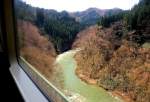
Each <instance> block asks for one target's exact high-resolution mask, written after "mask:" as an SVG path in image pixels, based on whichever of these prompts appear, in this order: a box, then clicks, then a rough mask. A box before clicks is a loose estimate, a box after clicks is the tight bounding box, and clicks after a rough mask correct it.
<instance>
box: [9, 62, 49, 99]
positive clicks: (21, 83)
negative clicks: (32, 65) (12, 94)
mask: <svg viewBox="0 0 150 102" xmlns="http://www.w3.org/2000/svg"><path fill="white" fill-rule="evenodd" d="M10 72H11V74H12V76H13V78H14V80H15V82H16V84H17V86H18V88H19V90H20V93H21V94H22V96H23V98H24V100H25V101H26V102H48V100H47V98H46V97H45V96H44V95H43V94H42V93H41V92H40V90H39V89H38V88H37V86H36V85H35V84H34V83H33V82H32V80H31V79H30V78H29V77H28V76H27V74H26V73H25V72H24V71H23V70H22V68H21V67H20V66H19V65H18V64H17V63H14V64H12V65H11V68H10Z"/></svg>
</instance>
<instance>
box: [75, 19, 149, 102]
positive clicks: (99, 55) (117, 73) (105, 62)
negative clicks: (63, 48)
mask: <svg viewBox="0 0 150 102" xmlns="http://www.w3.org/2000/svg"><path fill="white" fill-rule="evenodd" d="M123 29H124V27H123V25H122V23H120V22H117V23H115V24H114V25H112V26H111V27H110V28H101V27H98V26H92V27H90V28H87V29H86V30H83V31H82V32H80V33H78V35H77V39H76V41H75V42H74V44H73V48H81V49H82V50H81V51H80V52H78V53H77V55H76V56H75V58H76V60H77V65H78V66H77V69H76V74H77V75H78V76H79V77H80V78H81V79H83V80H84V81H86V82H89V83H92V84H93V82H94V83H95V81H96V84H97V85H99V86H102V87H103V88H105V89H107V90H110V91H113V92H115V93H117V94H119V95H121V96H122V97H124V98H125V99H126V101H130V102H132V101H134V102H149V101H150V99H149V95H150V87H149V86H150V80H149V79H150V65H149V63H150V62H149V61H150V49H148V48H142V47H138V46H137V44H135V43H133V42H130V41H128V40H127V36H128V34H126V35H127V36H122V37H120V36H118V34H119V33H120V31H123ZM118 32H119V33H118ZM123 35H124V34H123Z"/></svg>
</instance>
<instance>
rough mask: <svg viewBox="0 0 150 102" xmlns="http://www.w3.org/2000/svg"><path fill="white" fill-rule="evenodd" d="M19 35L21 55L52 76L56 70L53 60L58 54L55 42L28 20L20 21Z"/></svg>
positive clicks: (48, 75)
mask: <svg viewBox="0 0 150 102" xmlns="http://www.w3.org/2000/svg"><path fill="white" fill-rule="evenodd" d="M18 37H19V40H20V43H19V44H20V45H19V48H20V54H21V56H23V57H24V58H25V59H26V60H27V61H28V62H29V63H30V64H32V65H33V66H34V67H35V68H37V70H38V71H40V72H41V73H42V74H43V75H45V76H46V77H47V78H50V77H51V76H50V75H51V73H52V72H53V71H54V69H53V62H54V60H55V56H56V52H55V49H54V46H53V44H52V43H51V42H50V41H49V40H48V39H47V38H46V37H44V36H42V35H41V33H40V30H39V29H38V28H37V27H36V26H35V25H33V24H32V23H30V22H27V21H22V20H19V21H18Z"/></svg>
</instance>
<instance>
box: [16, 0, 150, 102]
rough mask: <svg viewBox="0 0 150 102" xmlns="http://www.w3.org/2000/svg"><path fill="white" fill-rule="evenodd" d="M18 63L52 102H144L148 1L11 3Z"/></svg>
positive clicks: (148, 72)
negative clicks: (13, 7)
mask: <svg viewBox="0 0 150 102" xmlns="http://www.w3.org/2000/svg"><path fill="white" fill-rule="evenodd" d="M14 5H15V18H16V26H17V27H16V28H17V41H18V43H17V44H18V52H19V63H20V65H21V66H22V68H23V69H24V70H25V71H26V72H27V74H28V75H29V76H30V77H31V79H32V80H33V81H34V82H35V84H37V86H39V88H40V89H41V91H42V92H43V93H44V94H45V95H46V96H47V97H48V98H49V99H50V100H52V101H54V102H67V101H71V102H128V101H134V102H150V98H149V93H150V87H149V86H150V81H149V78H150V65H149V64H150V62H149V61H150V49H149V48H150V47H149V46H150V39H149V33H150V25H149V23H150V1H149V0H124V1H122V0H115V1H113V0H83V1H81V0H72V1H70V0H62V1H60V0H59V1H58V0H45V1H42V0H15V1H14Z"/></svg>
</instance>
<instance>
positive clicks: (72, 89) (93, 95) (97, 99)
mask: <svg viewBox="0 0 150 102" xmlns="http://www.w3.org/2000/svg"><path fill="white" fill-rule="evenodd" d="M77 51H79V50H70V51H67V52H64V53H62V54H60V55H58V56H57V58H56V63H57V64H59V65H60V66H61V68H62V74H63V75H62V76H63V77H62V78H63V81H64V82H63V83H64V84H63V85H64V86H63V87H64V89H63V90H64V91H63V92H64V93H65V94H67V93H69V95H68V97H69V99H70V100H72V101H73V102H123V101H121V100H120V99H119V98H118V97H113V96H112V95H111V94H110V93H109V92H107V91H106V90H104V89H103V88H101V87H98V86H96V85H90V84H87V83H85V82H84V81H82V80H80V78H78V77H77V76H76V74H75V68H76V67H77V64H76V61H75V59H74V58H73V56H74V55H75V54H76V52H77Z"/></svg>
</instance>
